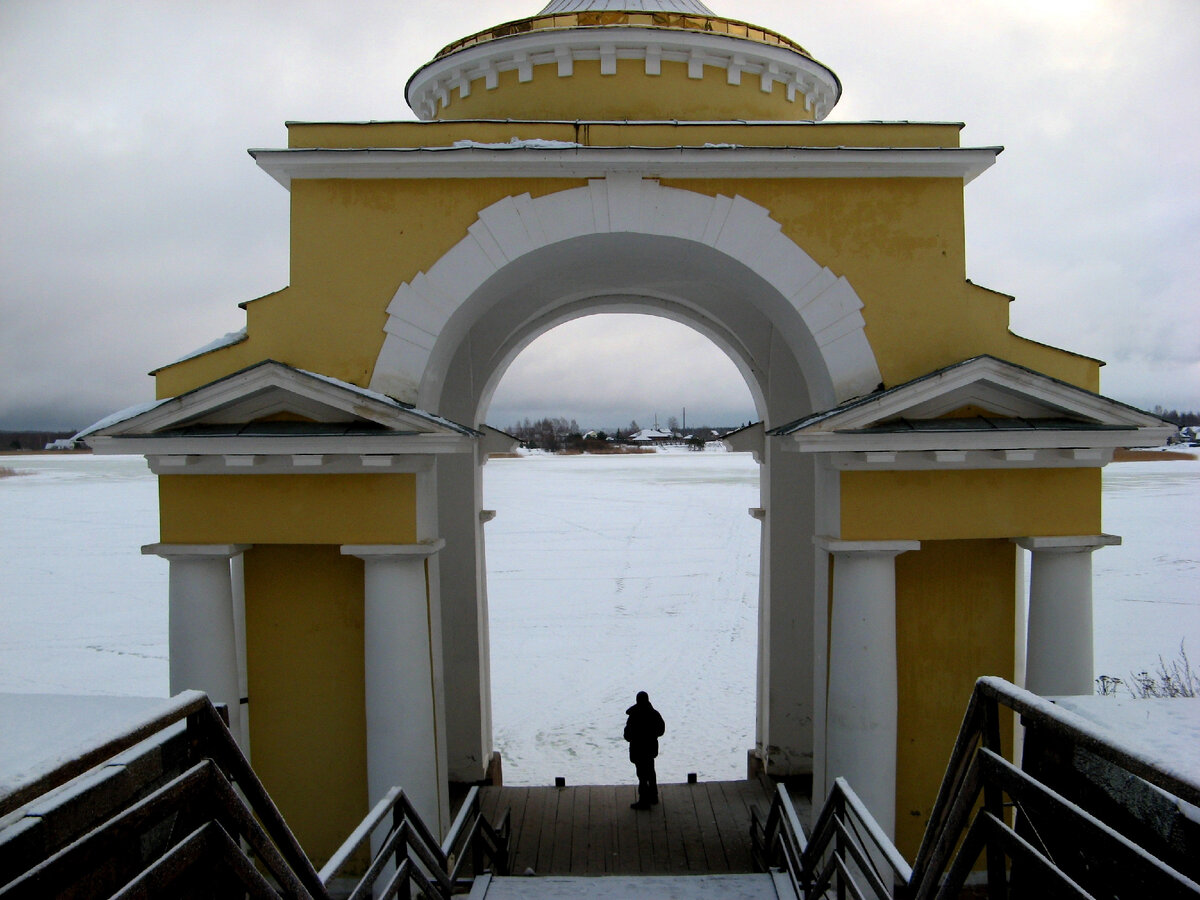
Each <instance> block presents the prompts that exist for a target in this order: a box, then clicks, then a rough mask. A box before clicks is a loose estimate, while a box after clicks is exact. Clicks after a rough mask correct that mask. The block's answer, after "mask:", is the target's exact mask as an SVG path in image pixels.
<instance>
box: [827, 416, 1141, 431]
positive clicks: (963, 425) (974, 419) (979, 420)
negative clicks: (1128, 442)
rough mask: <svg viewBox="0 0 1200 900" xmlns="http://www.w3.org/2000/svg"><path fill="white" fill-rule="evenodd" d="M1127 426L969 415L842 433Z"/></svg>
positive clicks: (1112, 428)
mask: <svg viewBox="0 0 1200 900" xmlns="http://www.w3.org/2000/svg"><path fill="white" fill-rule="evenodd" d="M1131 430H1133V429H1132V428H1131V427H1129V426H1125V425H1103V424H1101V423H1098V422H1084V421H1082V420H1080V419H1066V418H1046V419H1022V418H1017V417H1014V418H1010V419H1009V418H998V417H993V416H965V417H962V418H953V419H903V418H902V419H889V420H888V421H886V422H880V423H879V424H878V425H871V426H870V427H868V428H839V429H837V430H836V431H837V433H838V434H904V433H911V432H917V431H920V432H926V433H929V432H934V433H942V432H963V431H1131Z"/></svg>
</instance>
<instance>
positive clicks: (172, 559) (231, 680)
mask: <svg viewBox="0 0 1200 900" xmlns="http://www.w3.org/2000/svg"><path fill="white" fill-rule="evenodd" d="M249 549H250V546H249V545H248V544H148V545H146V546H145V547H142V553H144V554H146V555H151V556H160V557H162V558H163V559H165V560H167V562H168V563H170V575H169V588H168V590H169V600H168V603H169V613H168V629H167V634H168V638H167V640H168V655H169V660H170V662H169V667H170V691H171V694H172V696H174V695H175V694H178V693H179V692H180V691H186V690H197V691H204V693H206V694H208V696H209V699H210V700H212V702H213V703H224V704H225V705H226V706H227V707H228V709H229V731H230V733H232V734H233V736H234V738H235V739H236V740H237V742H238V744H239V746H241V748H242V751H243V752H246V751H247V750H248V747H247V742H248V740H249V735H248V734H247V732H246V730H245V728H243V725H242V714H241V713H242V702H241V701H242V695H241V690H240V686H239V685H240V679H239V677H238V659H239V657H240V656H241V654H240V653H239V648H238V641H237V628H236V625H235V619H236V611H235V609H234V593H235V591H234V584H233V579H232V574H231V571H230V560H232V559H233V558H234V557H237V556H240V555H241V554H243V553H244V552H246V551H247V550H249ZM240 591H241V586H240V585H239V586H238V593H239V594H240Z"/></svg>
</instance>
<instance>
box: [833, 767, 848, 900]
mask: <svg viewBox="0 0 1200 900" xmlns="http://www.w3.org/2000/svg"><path fill="white" fill-rule="evenodd" d="M833 818H834V821H835V822H843V821H845V819H846V801H845V798H844V797H843V796H842V793H841V791H838V793H837V800H836V801H835V802H834V805H833ZM834 835H835V837H834V841H833V855H834V856H835V857H836V859H839V860H841V862H842V865H845V864H846V839H845V838H843V837H842V829H840V828H835V829H834ZM834 877H835V878H836V879H837V900H846V879H845V877H843V875H842V874H841V872H840V871H837V870H835V874H834Z"/></svg>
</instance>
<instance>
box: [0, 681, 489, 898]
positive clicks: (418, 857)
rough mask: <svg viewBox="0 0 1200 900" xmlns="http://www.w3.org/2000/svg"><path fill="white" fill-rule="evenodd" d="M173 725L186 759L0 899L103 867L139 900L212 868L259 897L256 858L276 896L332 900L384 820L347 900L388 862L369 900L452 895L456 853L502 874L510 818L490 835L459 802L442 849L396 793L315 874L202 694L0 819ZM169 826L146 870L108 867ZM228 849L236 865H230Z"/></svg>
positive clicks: (474, 808)
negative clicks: (415, 890) (411, 890)
mask: <svg viewBox="0 0 1200 900" xmlns="http://www.w3.org/2000/svg"><path fill="white" fill-rule="evenodd" d="M180 723H184V727H183V728H182V729H180V730H179V731H178V733H177V735H175V736H172V737H171V740H172V741H177V742H178V744H179V747H180V749H181V750H182V751H183V752H182V755H181V757H180V758H181V760H182V762H181V764H180V766H179V768H177V769H175V770H174V773H173V774H167V773H164V774H163V780H162V782H161V783H158V784H156V785H153V786H151V785H149V784H148V785H145V788H146V791H145V793H144V795H142V796H140V798H139V799H137V800H136V801H135V802H132V803H130V804H128V805H122V806H114V807H113V808H111V809H109V808H107V807H105V806H104V805H103V804H101V805H100V807H98V808H97V809H96V810H94V811H93V816H94V820H95V821H94V823H92V824H89V825H87V826H86V828H85V829H83V830H82V831H81V833H79V834H78V835H75V836H71V835H64V837H63V839H64V840H65V839H67V838H68V837H73V839H72V840H71V841H70V842H69V843H67V844H66V846H62V847H60V848H59V849H57V850H56V851H54V852H52V853H49V855H47V856H46V857H45V858H42V859H33V860H30V862H29V866H28V868H27V869H25V870H24V871H18V873H16V877H15V880H10V879H11V878H13V875H12V874H10V875H8V876H7V877H5V878H3V879H0V881H3V882H8V883H7V884H5V885H3V886H0V894H2V895H3V896H4V897H5V898H8V897H10V896H11V897H14V898H18V897H29V898H41V897H45V896H56V895H58V894H59V893H61V892H62V891H64V890H66V889H67V887H68V886H69V885H72V884H75V883H76V882H78V881H79V880H80V879H81V878H83V879H86V878H87V877H88V873H89V872H91V871H93V870H94V869H96V868H97V867H102V868H103V869H104V870H105V872H106V874H105V876H104V877H105V879H107V881H108V882H111V883H112V884H113V885H114V889H117V888H116V887H115V886H116V885H118V884H119V883H123V885H124V886H123V887H119V889H118V891H117V894H116V895H117V896H126V895H127V894H128V895H130V896H142V895H143V894H144V892H145V890H146V889H147V888H146V886H147V885H158V886H161V885H164V884H167V883H174V882H175V881H177V880H178V879H180V878H182V877H185V875H186V873H189V872H191V873H192V874H193V875H195V876H197V877H203V878H210V877H214V871H212V870H213V867H212V865H211V861H212V860H220V865H219V868H220V869H223V870H224V871H226V872H227V873H229V875H230V876H231V877H232V878H233V879H234V880H235V881H236V882H237V884H238V890H239V891H247V892H249V893H250V894H251V895H254V896H259V895H261V888H262V885H263V883H264V882H263V880H262V877H261V875H260V874H259V870H258V869H256V868H255V864H254V863H253V862H252V861H251V860H252V859H256V860H257V861H258V865H259V867H260V868H261V874H262V875H266V876H267V877H268V878H269V879H270V880H271V881H272V882H273V884H274V885H276V886H277V887H276V888H273V889H272V890H273V891H274V890H278V891H279V892H281V893H282V895H283V896H285V897H293V898H297V900H329V898H330V894H329V890H328V888H327V886H328V885H329V883H330V882H331V881H332V880H333V878H334V877H336V875H337V874H338V873H339V872H340V871H342V870H343V869H344V868H345V867H346V865H347V863H348V862H349V861H350V859H351V858H352V857H353V856H354V855H355V854H356V853H357V852H358V851H359V849H360V848H361V847H362V846H363V844H364V843H366V841H368V840H369V838H370V836H371V834H372V833H373V832H375V831H376V830H377V829H378V828H379V827H380V826H381V825H382V824H383V823H384V822H385V820H387V819H389V817H390V819H391V823H390V826H389V830H388V832H387V834H386V835H385V837H384V841H383V847H382V849H381V851H380V853H379V854H377V856H376V858H375V859H374V860H373V861H372V863H371V866H370V867H369V869H368V873H367V876H365V877H364V878H363V879H362V881H360V883H359V884H358V886H357V887H356V889H355V893H354V895H353V896H356V897H366V896H370V895H371V892H372V890H373V889H374V887H375V882H376V881H377V880H379V878H380V876H381V874H382V873H383V872H384V871H385V870H386V868H387V864H388V863H389V862H390V861H392V860H395V862H396V871H395V872H394V873H393V874H391V875H390V877H389V879H388V883H387V884H386V885H384V886H382V888H381V892H380V893H379V894H378V896H381V897H387V896H395V895H397V894H399V893H401V892H405V894H404V895H405V896H407V893H406V892H407V888H408V886H409V885H410V884H413V885H416V886H417V887H420V888H421V889H422V890H423V891H424V892H425V893H426V894H427V895H429V896H438V897H449V896H450V895H451V894H452V893H454V891H455V889H456V888H457V887H459V886H460V880H459V874H460V872H461V870H462V868H463V865H464V859H461V858H460V859H458V860H456V861H454V860H452V859H451V855H452V854H453V853H455V851H456V850H458V851H459V852H461V854H462V855H463V856H466V855H467V850H468V849H469V850H470V854H471V861H472V863H473V865H474V872H475V873H476V874H478V873H479V872H481V871H483V869H484V865H485V859H486V860H488V861H490V864H491V865H492V866H493V868H494V869H495V871H496V872H498V873H499V874H508V839H509V838H508V835H509V819H508V815H507V813H506V814H505V817H504V819H503V821H502V823H501V825H500V827H499V828H498V829H497V828H493V827H492V825H491V824H490V823H489V822H487V821H486V819H484V817H483V816H482V814H481V812H480V802H479V794H478V789H477V788H475V789H472V790H471V792H470V793H469V794H468V796H467V800H466V802H465V803H464V806H463V810H462V811H461V812H460V814H459V816H458V818H457V819H456V820H455V823H454V825H453V826H452V827H451V829H450V832H449V834H448V835H447V836H446V839H445V841H444V842H443V843H439V842H438V840H437V839H436V838H435V837H434V835H433V834H432V833H431V832H430V830H429V829H428V828H427V827H426V826H425V824H424V822H422V821H421V818H420V816H419V815H418V814H417V812H416V810H415V809H414V808H413V806H412V803H411V802H410V801H409V799H408V798H407V797H406V796H405V795H404V792H403V791H401V790H400V789H399V788H393V789H392V790H391V791H389V792H388V794H387V795H386V796H385V797H384V798H383V799H382V800H381V801H380V802H379V803H377V804H376V806H375V807H374V808H373V809H372V810H371V812H370V813H368V815H367V817H366V818H365V819H364V820H363V821H362V822H361V823H360V824H359V825H358V826H357V827H356V828H355V829H354V831H353V832H352V833H351V835H350V836H349V837H348V838H347V839H346V841H345V842H343V844H342V846H341V847H339V848H338V850H337V851H336V852H335V853H334V854H333V856H332V857H331V858H330V860H329V862H328V863H326V865H325V866H324V867H322V869H321V871H320V872H318V871H317V870H316V869H315V868H314V867H313V865H312V863H311V861H310V860H309V859H308V857H307V856H306V855H305V853H304V850H303V849H302V848H301V847H300V844H299V842H298V841H297V840H296V837H295V835H293V834H292V832H291V830H290V829H289V828H288V826H287V824H286V823H285V822H284V819H283V816H282V815H281V814H280V812H279V810H278V808H277V807H276V806H275V804H274V802H273V801H272V800H271V798H270V796H269V795H268V794H267V792H266V789H265V788H264V787H263V785H262V782H261V781H259V779H258V776H257V775H256V774H255V773H254V771H253V770H252V769H251V767H250V764H249V762H248V761H247V760H246V758H245V756H244V755H243V754H242V752H241V748H240V747H238V745H237V742H236V741H235V740H234V738H233V736H232V734H230V732H229V729H228V727H227V726H226V723H225V722H224V721H223V720H222V718H221V716H220V714H219V713H218V711H217V709H216V708H214V707H213V705H212V703H211V702H210V701H209V699H208V697H207V696H206V695H205V694H203V693H201V692H199V691H187V692H184V693H182V694H180V695H179V696H177V697H175V698H174V699H172V700H171V701H169V702H167V703H166V704H165V705H164V708H163V709H161V711H160V712H158V713H157V714H155V715H153V716H152V717H150V718H147V719H146V720H144V721H142V722H139V723H137V724H136V725H133V726H131V727H128V728H126V729H124V730H122V731H121V732H119V733H115V734H113V735H111V736H110V737H109V738H108V739H106V740H104V741H103V742H102V743H100V744H99V745H97V746H95V747H93V748H91V749H90V750H88V751H87V752H85V753H83V754H81V755H80V756H79V757H77V758H75V759H73V760H70V761H68V762H66V763H64V764H63V765H60V766H58V767H56V768H54V769H53V770H52V771H50V772H47V773H44V774H42V775H40V776H39V777H38V778H36V779H34V780H33V781H31V782H30V783H28V784H26V785H23V786H21V787H19V788H17V789H16V790H14V791H12V792H10V793H8V794H6V795H5V796H4V797H3V798H0V810H3V813H5V814H7V813H11V812H14V811H16V810H19V809H20V808H21V807H23V806H26V805H27V804H28V803H29V802H31V801H33V800H35V799H37V798H38V797H42V796H45V795H46V794H47V793H48V792H50V791H53V790H55V789H57V788H59V787H62V786H63V785H66V784H67V783H68V782H71V781H72V780H73V779H75V778H78V777H79V776H81V775H84V774H85V773H87V772H89V771H91V770H93V769H94V768H96V767H97V766H100V765H103V764H105V763H110V761H111V760H113V759H114V757H116V756H118V755H119V754H122V753H124V752H126V751H128V750H130V749H132V748H134V747H137V746H138V745H141V744H143V742H144V741H147V740H148V739H151V738H155V737H157V736H160V735H163V734H164V733H172V732H168V729H172V728H173V726H176V725H178V724H180ZM140 752H146V751H145V749H144V748H143V749H142V751H140ZM234 785H236V791H235V788H234ZM170 818H175V819H176V822H175V825H174V826H173V829H172V831H173V832H175V834H176V835H177V836H176V837H168V838H166V839H165V840H164V841H163V842H162V843H161V850H160V853H161V855H157V856H155V855H154V853H151V854H150V859H149V861H145V856H144V853H143V851H140V850H139V851H138V852H137V853H132V854H130V856H129V863H128V865H125V864H121V865H113V862H114V858H113V854H114V853H118V854H119V853H120V852H121V850H120V848H124V847H127V846H128V845H129V842H130V841H131V840H134V839H135V838H136V836H137V835H140V834H142V833H143V832H145V831H146V829H151V830H153V829H156V828H158V826H157V824H156V823H159V822H162V821H166V820H167V819H170ZM210 826H211V827H210ZM135 843H136V840H135ZM230 848H233V850H232V851H231V850H230ZM243 848H244V849H243ZM231 852H234V853H236V855H237V857H238V858H237V859H232V858H231V857H230V853H231ZM206 860H207V862H206ZM120 873H124V874H123V875H122V874H120ZM218 877H221V876H218ZM272 896H278V893H273V894H272Z"/></svg>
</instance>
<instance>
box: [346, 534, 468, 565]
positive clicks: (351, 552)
mask: <svg viewBox="0 0 1200 900" xmlns="http://www.w3.org/2000/svg"><path fill="white" fill-rule="evenodd" d="M445 546H446V540H445V538H435V539H434V540H430V541H421V542H419V543H416V544H345V545H344V546H343V547H342V555H343V556H357V557H358V558H359V559H362V560H369V559H390V558H399V557H403V558H405V559H413V558H416V557H427V556H433V555H434V554H435V553H437V552H438V551H439V550H441V549H442V548H443V547H445Z"/></svg>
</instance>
